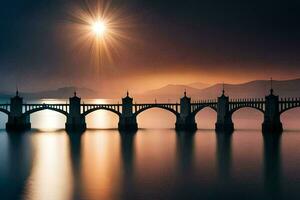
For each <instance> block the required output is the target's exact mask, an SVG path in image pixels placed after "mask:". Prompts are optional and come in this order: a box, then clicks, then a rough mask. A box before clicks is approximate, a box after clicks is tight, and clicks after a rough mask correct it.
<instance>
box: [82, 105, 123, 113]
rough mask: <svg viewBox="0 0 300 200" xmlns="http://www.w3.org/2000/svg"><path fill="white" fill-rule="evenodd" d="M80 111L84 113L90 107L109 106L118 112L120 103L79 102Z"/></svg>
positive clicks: (120, 106)
mask: <svg viewBox="0 0 300 200" xmlns="http://www.w3.org/2000/svg"><path fill="white" fill-rule="evenodd" d="M80 107H81V113H85V112H86V111H88V110H91V109H101V108H109V109H112V110H116V111H118V112H120V110H121V108H122V104H119V103H118V104H84V103H83V104H81V105H80Z"/></svg>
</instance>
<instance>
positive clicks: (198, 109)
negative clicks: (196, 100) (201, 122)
mask: <svg viewBox="0 0 300 200" xmlns="http://www.w3.org/2000/svg"><path fill="white" fill-rule="evenodd" d="M206 108H208V109H211V110H214V111H215V112H217V108H216V107H214V106H211V105H206V106H201V107H198V108H197V109H195V110H193V111H192V115H194V116H196V115H197V114H198V113H199V112H200V111H202V110H204V109H206Z"/></svg>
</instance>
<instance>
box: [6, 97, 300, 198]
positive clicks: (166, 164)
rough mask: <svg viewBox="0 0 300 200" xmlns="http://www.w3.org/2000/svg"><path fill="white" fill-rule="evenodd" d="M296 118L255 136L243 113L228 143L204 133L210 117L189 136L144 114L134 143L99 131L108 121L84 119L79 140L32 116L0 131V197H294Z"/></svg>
mask: <svg viewBox="0 0 300 200" xmlns="http://www.w3.org/2000/svg"><path fill="white" fill-rule="evenodd" d="M98 101H104V100H98ZM296 111H297V112H299V110H296ZM296 111H291V113H289V114H287V115H286V116H283V122H284V124H286V126H288V127H286V128H288V129H293V130H292V131H286V132H284V133H283V134H282V135H281V136H276V135H269V136H263V135H262V134H261V132H260V131H259V128H260V123H261V121H262V116H261V114H260V113H259V112H257V111H252V110H244V111H241V112H240V113H237V114H235V115H234V116H233V118H234V122H235V125H236V127H237V129H238V130H237V131H235V132H234V133H233V134H232V135H226V134H216V133H215V132H214V131H213V130H204V129H208V128H213V124H214V122H215V117H216V115H215V113H214V112H213V111H210V110H205V111H203V112H202V113H200V114H199V115H198V116H197V122H198V126H199V128H202V129H201V130H199V131H197V132H195V133H187V132H175V131H174V130H172V129H170V128H172V127H173V126H174V123H175V117H174V116H172V114H170V113H168V112H166V111H160V110H157V109H153V110H149V111H147V112H145V113H144V114H142V115H141V116H139V118H138V122H139V126H140V127H142V128H144V129H141V130H139V131H138V132H137V133H136V134H134V135H130V134H129V135H128V134H127V135H126V134H121V133H119V132H118V131H117V130H114V129H107V128H114V127H116V125H117V122H118V119H117V116H115V115H114V114H112V113H108V112H104V111H98V112H95V113H93V114H91V115H90V116H88V118H87V123H88V127H89V128H91V129H89V130H87V131H86V132H85V133H84V134H80V135H79V134H67V133H66V132H65V131H64V130H60V129H61V128H63V127H64V123H65V117H64V116H63V115H61V114H58V113H55V112H53V111H41V112H38V113H36V114H33V115H32V116H31V121H32V126H33V128H34V129H33V130H32V131H29V132H26V133H23V134H8V133H6V131H4V130H3V131H0V199H32V200H44V199H46V200H48V199H49V200H52V199H53V200H60V199H62V200H64V199H87V200H89V199H91V200H92V199H105V200H121V199H125V200H127V199H128V200H135V199H141V200H148V199H149V200H156V199H158V200H159V199H242V198H243V199H299V198H300V190H299V189H300V172H299V170H300V131H297V130H296V129H297V128H298V129H300V126H299V125H298V123H297V120H298V119H299V117H295V115H296V113H295V112H296ZM0 117H1V124H0V125H1V127H2V128H4V123H5V121H6V117H5V115H4V114H2V115H1V116H0ZM298 122H299V120H298ZM96 128H102V130H97V129H96ZM103 128H104V129H103ZM105 128H106V129H105ZM249 128H252V129H257V130H248V129H249Z"/></svg>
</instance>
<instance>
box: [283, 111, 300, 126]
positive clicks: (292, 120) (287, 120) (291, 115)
mask: <svg viewBox="0 0 300 200" xmlns="http://www.w3.org/2000/svg"><path fill="white" fill-rule="evenodd" d="M299 112H300V107H292V108H288V109H285V110H284V111H282V112H280V121H281V122H282V125H283V127H284V129H286V130H297V131H298V130H300V125H299Z"/></svg>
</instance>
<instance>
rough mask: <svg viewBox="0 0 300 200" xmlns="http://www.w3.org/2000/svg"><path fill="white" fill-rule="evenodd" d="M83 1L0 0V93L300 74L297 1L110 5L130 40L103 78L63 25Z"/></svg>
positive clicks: (155, 0) (125, 1)
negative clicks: (117, 12)
mask: <svg viewBox="0 0 300 200" xmlns="http://www.w3.org/2000/svg"><path fill="white" fill-rule="evenodd" d="M85 1H86V0H85ZM83 2H84V0H76V1H71V0H35V1H34V0H14V1H8V0H7V1H2V2H1V3H0V4H1V5H0V25H1V26H0V27H1V31H0V40H1V41H0V73H1V74H2V78H1V81H0V85H1V87H0V89H2V90H3V89H13V88H15V85H16V84H17V85H18V86H19V87H21V89H24V90H31V89H32V90H36V89H44V88H51V87H60V86H66V85H77V86H81V87H84V86H86V87H92V88H102V87H106V88H108V87H111V88H112V90H113V88H118V89H124V88H132V89H141V87H142V86H143V87H145V88H153V87H154V88H155V87H158V86H160V85H164V84H167V83H178V84H180V83H188V82H195V81H200V82H201V81H202V82H209V83H215V82H222V81H226V82H243V81H248V80H252V79H263V78H265V79H268V78H269V77H270V76H273V77H274V78H276V79H288V78H296V77H300V68H299V64H300V57H299V55H300V1H296V0H295V1H291V0H285V1H276V0H273V1H266V0H265V1H264V0H252V1H231V0H227V1H224V0H222V1H221V0H206V1H201V0H185V1H175V0H148V1H146V0H115V1H114V0H112V1H111V2H112V7H116V8H121V9H122V10H123V11H124V12H123V13H126V15H127V14H128V16H130V19H132V20H131V21H130V22H128V23H131V25H132V26H130V28H128V35H129V36H130V37H131V38H132V40H130V41H126V42H125V48H122V49H121V50H120V53H119V55H118V57H116V58H115V61H114V62H113V63H106V64H105V65H106V66H102V67H101V68H102V69H101V73H99V72H96V71H97V70H95V66H92V64H91V63H90V61H89V58H88V56H86V55H85V53H84V52H82V51H80V50H79V49H76V48H74V45H72V44H71V42H72V39H70V37H69V34H70V33H69V31H71V30H69V29H67V28H65V27H68V23H69V21H68V20H69V17H70V12H72V9H73V8H74V5H75V6H80V5H82V4H83ZM88 4H89V5H94V4H93V1H88ZM70 35H71V34H70ZM73 39H74V38H73ZM80 55H82V56H80Z"/></svg>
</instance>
